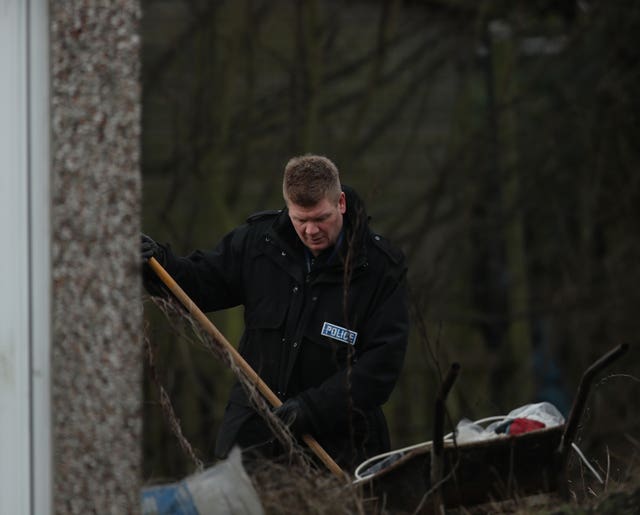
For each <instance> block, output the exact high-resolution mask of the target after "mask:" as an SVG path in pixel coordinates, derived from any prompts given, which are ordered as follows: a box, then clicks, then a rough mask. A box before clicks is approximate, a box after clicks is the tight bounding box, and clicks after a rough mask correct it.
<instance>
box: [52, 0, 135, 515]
mask: <svg viewBox="0 0 640 515" xmlns="http://www.w3.org/2000/svg"><path fill="white" fill-rule="evenodd" d="M49 10H50V26H51V117H52V147H51V152H52V197H53V198H52V240H53V241H52V245H53V250H52V252H53V255H52V267H53V299H52V300H53V308H52V320H53V322H52V323H53V335H52V403H53V413H52V418H53V444H54V455H53V469H54V470H53V476H54V485H53V492H54V507H55V512H56V513H64V514H68V513H69V514H71V513H83V514H87V513H101V514H104V513H114V514H115V513H117V514H122V513H131V512H136V511H138V506H139V501H138V495H139V489H140V481H141V442H140V436H141V425H142V419H141V395H142V388H141V371H142V344H141V328H142V311H141V304H140V291H141V290H140V281H139V272H138V247H139V244H138V242H139V236H138V235H139V225H140V221H139V214H140V196H141V194H140V192H141V185H140V172H139V165H140V155H139V136H140V134H139V133H140V84H139V70H140V63H139V47H140V41H139V35H138V24H139V20H140V5H139V2H138V1H137V0H112V1H105V0H103V1H99V0H65V1H63V2H58V1H50V5H49Z"/></svg>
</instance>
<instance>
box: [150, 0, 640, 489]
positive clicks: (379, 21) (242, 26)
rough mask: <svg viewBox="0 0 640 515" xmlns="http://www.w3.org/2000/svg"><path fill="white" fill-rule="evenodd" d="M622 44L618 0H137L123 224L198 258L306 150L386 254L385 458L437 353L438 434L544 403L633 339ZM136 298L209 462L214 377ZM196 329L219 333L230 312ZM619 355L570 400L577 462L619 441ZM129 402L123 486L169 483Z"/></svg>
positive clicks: (630, 393)
mask: <svg viewBox="0 0 640 515" xmlns="http://www.w3.org/2000/svg"><path fill="white" fill-rule="evenodd" d="M639 33H640V7H639V6H638V5H637V3H636V2H632V1H619V2H604V1H586V2H582V1H579V2H578V1H570V0H564V1H563V0H556V1H552V0H544V1H543V0H540V1H536V2H501V1H493V2H476V1H471V0H469V1H466V0H459V1H446V0H441V1H424V2H411V1H406V2H400V1H391V0H389V1H383V2H366V1H362V2H339V1H322V2H321V1H315V2H314V1H276V2H272V1H267V0H264V1H259V0H245V1H237V2H235V1H234V2H231V1H228V2H222V1H221V2H209V1H196V0H191V1H189V0H144V1H143V20H142V38H143V55H142V59H143V77H142V79H143V91H142V97H143V138H142V149H143V155H142V162H143V178H144V213H143V217H144V218H143V219H144V221H143V227H144V230H145V232H147V233H149V234H152V235H153V236H154V237H155V238H157V239H159V240H161V241H169V242H171V243H172V244H173V247H174V249H175V250H176V251H177V252H180V253H186V252H189V251H190V250H192V249H193V248H196V247H211V246H213V245H214V244H215V243H216V242H217V241H218V239H219V238H220V237H221V236H222V235H223V234H224V233H225V232H226V231H228V230H230V229H231V228H233V227H234V226H236V225H238V224H240V223H242V222H243V221H244V219H245V218H246V217H247V216H248V215H249V214H251V213H252V212H254V211H258V210H261V209H268V208H279V207H281V206H282V204H283V202H282V200H281V194H280V187H281V186H280V184H281V183H280V180H281V173H282V169H283V166H284V164H285V162H286V161H287V159H288V158H289V157H290V156H292V155H297V154H301V153H305V152H313V153H320V154H325V155H327V156H329V157H331V158H332V159H334V160H335V162H336V163H337V164H338V166H339V168H340V169H341V174H342V178H343V181H344V182H345V183H347V184H350V185H352V186H354V187H356V188H357V189H358V191H359V192H360V193H361V194H362V195H363V197H364V199H365V201H366V203H367V207H368V210H369V212H370V214H371V215H372V217H373V220H372V223H373V225H374V227H375V228H376V229H377V230H379V231H380V232H382V233H384V234H386V235H388V236H389V237H390V238H391V239H393V240H394V241H395V242H396V243H398V244H399V245H400V246H401V247H402V248H403V250H404V251H405V253H406V254H407V257H408V260H409V265H410V284H411V290H412V311H413V317H414V326H413V332H412V341H411V346H410V351H409V356H408V359H407V363H406V366H405V370H404V373H403V376H402V378H401V380H400V383H399V384H398V387H397V389H396V391H395V393H394V395H393V396H392V399H391V401H390V402H389V403H388V405H387V406H386V408H385V409H386V411H387V413H388V415H389V420H390V425H391V430H392V439H393V444H394V446H396V447H399V446H402V445H406V444H412V443H416V442H418V441H423V440H427V439H429V438H430V437H431V429H430V427H431V426H430V423H431V406H432V398H433V395H434V392H435V388H436V387H437V384H438V381H439V377H438V374H439V373H440V371H441V370H444V369H446V367H447V366H448V364H449V363H450V362H452V361H458V362H460V363H461V365H462V375H461V377H460V379H459V381H458V383H456V386H455V387H454V390H453V392H452V395H451V398H450V400H449V408H450V411H451V418H452V420H454V421H456V420H457V419H458V418H460V417H461V416H466V417H469V418H480V417H484V416H488V415H495V414H504V413H506V412H508V411H510V410H511V409H512V408H515V407H517V406H519V405H521V404H524V403H527V402H533V401H538V400H549V401H551V402H553V403H554V404H556V406H558V408H560V409H561V410H563V411H565V412H566V410H567V409H568V408H569V406H570V402H571V400H572V398H573V395H574V391H575V388H576V385H577V383H578V381H579V378H580V376H581V374H582V373H583V371H584V370H585V368H586V367H587V366H588V365H589V364H590V363H591V362H593V361H594V360H595V359H596V358H597V357H598V356H600V355H601V354H603V353H604V352H605V351H606V350H608V349H609V348H611V347H613V346H614V345H616V344H618V343H620V342H622V341H628V342H631V343H633V342H634V341H637V334H638V332H639V331H638V330H639V328H640V322H639V317H638V314H637V313H638V309H639V307H640V293H639V291H640V267H639V266H638V265H639V264H640V241H638V234H639V225H640V207H639V206H640V175H639V174H638V165H639V161H640V150H639V149H640V146H639V143H640V142H639V141H638V140H639V138H638V134H639V129H640V127H639V118H638V117H639V114H640V101H639V100H638V95H637V90H638V87H637V84H638V79H639V70H640V67H639V66H638V64H639V63H638V57H639V56H638V54H639V52H640V51H639V50H638V48H640V47H639V46H638V41H637V40H638V36H637V34H639ZM147 307H148V309H147V310H146V311H147V317H148V319H149V326H148V333H149V337H150V340H151V341H152V342H153V343H154V345H156V348H155V357H156V364H157V366H158V369H159V371H160V380H161V382H162V383H163V384H164V386H165V387H166V388H167V389H168V391H169V393H170V395H171V398H172V400H173V406H174V409H175V410H176V412H177V414H178V416H179V417H180V419H181V421H182V424H183V429H184V432H185V435H186V436H187V438H188V439H189V441H190V442H191V443H192V444H193V445H194V447H195V448H196V449H197V450H198V452H199V455H200V456H201V458H202V459H204V461H205V462H208V463H210V462H211V461H212V460H213V454H212V449H213V442H214V439H215V433H216V431H217V428H218V422H219V420H220V417H221V414H222V410H223V409H224V404H225V399H226V394H227V388H228V385H229V381H230V374H229V373H228V372H227V371H226V370H224V368H223V367H222V366H221V365H220V364H219V363H217V361H216V359H215V358H213V357H210V356H209V355H208V354H207V352H206V351H204V350H203V349H202V348H199V347H197V346H193V345H188V344H186V343H185V342H181V341H179V339H178V338H177V336H176V335H175V333H174V332H172V331H171V330H170V328H169V326H168V325H167V324H166V323H165V321H164V317H163V316H162V315H161V314H160V313H159V312H158V311H157V310H156V309H155V308H154V307H152V306H150V305H148V306H147ZM213 317H214V319H215V321H216V323H217V324H218V326H219V327H220V329H221V330H222V332H223V333H225V334H226V336H227V337H228V338H229V339H230V340H231V341H237V340H238V338H239V336H240V333H241V331H242V314H241V311H240V310H239V309H236V310H231V311H229V312H226V313H220V314H215V315H213ZM639 361H640V359H639V358H638V350H637V349H636V348H634V347H633V346H632V349H631V351H630V353H629V356H628V358H626V359H625V360H624V361H623V362H622V363H618V364H616V365H615V366H614V367H613V368H612V369H611V370H610V371H609V374H608V376H607V377H608V379H607V380H606V381H603V382H602V383H600V384H598V386H597V387H596V388H595V391H594V392H593V395H592V396H591V399H590V403H589V410H590V411H589V417H588V419H587V420H586V422H585V428H584V431H583V433H582V435H583V439H584V440H583V445H584V446H585V447H587V449H588V450H592V452H593V453H594V455H597V454H598V453H599V452H601V450H602V449H604V448H605V447H607V448H608V449H610V452H613V453H614V458H616V459H619V460H620V463H626V461H625V459H626V458H628V456H629V455H630V453H629V452H628V450H629V449H632V450H633V452H634V453H636V454H637V452H638V450H639V449H640V445H639V444H638V440H639V438H640V437H639V436H638V435H639V431H638V428H639V424H640V416H639V415H638V409H637V401H634V399H635V397H637V395H638V391H639V387H640V382H639V379H638V376H639V375H640V373H639V372H638V364H639ZM145 392H146V408H145V410H146V411H145V471H146V475H147V477H150V478H151V477H154V478H157V477H181V476H183V475H184V474H186V473H188V472H189V471H190V470H191V467H192V464H191V463H190V461H189V458H188V457H187V456H185V455H184V454H183V453H182V451H181V450H180V449H179V447H178V445H177V443H176V440H175V438H174V437H173V435H172V434H171V432H170V430H169V427H168V425H167V424H165V423H164V422H163V420H162V415H161V412H160V408H159V405H158V401H157V392H156V386H155V385H154V384H153V382H152V381H150V380H147V381H146V383H145ZM623 444H624V445H623ZM621 446H622V447H621ZM620 448H622V449H623V452H621V451H620V450H619V449H620ZM616 452H617V453H618V454H617V455H616V454H615V453H616ZM631 454H632V453H631ZM625 455H626V456H625ZM622 468H624V467H621V469H622Z"/></svg>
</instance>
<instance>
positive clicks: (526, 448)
mask: <svg viewBox="0 0 640 515" xmlns="http://www.w3.org/2000/svg"><path fill="white" fill-rule="evenodd" d="M563 431H564V425H561V426H556V427H552V428H547V429H540V430H536V431H532V432H529V433H524V434H520V435H509V436H500V437H497V438H491V439H489V440H483V441H475V442H468V443H463V444H459V445H455V444H454V443H450V442H445V445H444V460H443V464H444V473H443V483H442V485H441V492H442V499H443V504H444V506H445V507H454V506H473V505H477V504H484V503H488V502H494V501H495V502H499V501H502V500H505V499H513V498H517V497H520V496H523V497H524V496H530V495H534V494H539V493H546V492H552V491H555V490H556V489H557V487H558V485H557V483H558V478H559V463H558V454H557V450H558V447H559V445H560V440H561V438H562V434H563ZM430 467H431V452H430V447H424V448H420V449H415V450H412V451H409V452H408V453H407V454H406V455H404V456H403V457H402V458H400V459H398V460H397V461H396V462H395V463H393V464H391V465H389V466H388V467H387V468H384V469H382V470H380V471H379V472H377V473H375V474H374V475H372V476H371V477H370V478H367V480H366V481H365V485H366V486H365V488H369V489H370V490H369V493H370V494H371V495H372V496H373V497H375V498H377V501H378V503H379V505H380V506H385V507H386V508H387V509H389V510H391V511H407V512H413V511H414V510H415V509H416V507H417V506H418V505H419V504H420V502H421V500H422V498H423V496H425V494H428V493H429V492H431V491H432V486H433V485H431V481H430V473H429V471H430ZM427 507H430V505H428V504H427Z"/></svg>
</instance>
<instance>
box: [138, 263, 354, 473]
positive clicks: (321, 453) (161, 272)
mask: <svg viewBox="0 0 640 515" xmlns="http://www.w3.org/2000/svg"><path fill="white" fill-rule="evenodd" d="M148 263H149V266H150V267H151V269H152V270H153V271H154V272H155V273H156V275H157V276H158V277H159V278H160V280H161V281H162V282H163V283H164V284H165V286H166V287H167V288H169V290H170V291H171V293H173V294H174V295H175V296H176V298H177V299H178V300H179V301H180V303H181V304H182V305H183V306H184V307H185V309H186V310H187V311H188V312H189V313H190V314H191V315H192V316H193V317H194V318H195V319H196V320H197V321H198V323H199V324H200V325H201V326H202V328H203V329H204V330H205V331H206V332H207V333H208V334H209V335H210V336H211V337H212V338H213V340H214V342H215V343H216V344H218V345H220V346H221V347H222V348H223V349H224V350H226V351H227V352H228V354H229V356H230V357H231V360H232V361H233V363H234V364H235V365H236V366H237V367H238V368H239V369H241V370H242V372H243V373H244V374H245V375H246V377H247V378H248V379H249V380H250V381H251V382H252V384H254V385H255V386H256V388H257V389H258V391H259V392H260V393H261V394H262V396H263V397H264V398H265V399H266V400H267V401H268V402H269V403H270V404H271V405H272V406H273V407H274V408H277V407H278V406H281V405H282V401H281V400H280V399H279V398H278V396H277V395H276V394H275V393H273V391H272V390H271V388H269V386H268V385H267V383H265V382H264V381H263V380H262V379H261V378H260V376H259V375H258V374H257V372H256V371H255V370H253V368H252V367H251V365H249V363H247V362H246V360H245V359H244V358H243V357H242V356H241V355H240V353H239V352H238V351H237V350H236V348H235V347H234V346H233V345H231V344H230V343H229V341H228V340H227V339H226V338H225V337H224V335H223V334H222V333H221V332H220V331H219V330H218V328H217V327H216V326H215V325H214V324H213V322H211V320H209V319H208V318H207V317H206V315H205V314H204V313H203V312H202V311H201V310H200V308H198V306H196V304H195V302H193V301H192V300H191V299H190V298H189V296H188V295H187V294H186V293H185V292H184V290H183V289H182V288H181V287H180V286H179V285H178V283H177V282H176V281H175V280H174V279H173V277H171V276H170V275H169V273H168V272H167V271H166V270H165V269H164V268H163V267H162V265H161V264H160V263H159V262H158V260H157V259H155V258H154V257H151V258H149V260H148ZM302 439H303V440H304V442H305V443H306V444H307V446H308V447H309V449H311V450H312V451H313V453H314V454H315V455H316V456H317V457H318V458H319V459H320V461H322V463H324V464H325V465H326V467H327V468H328V469H329V470H330V471H331V472H332V473H333V474H334V475H336V476H337V477H339V478H346V477H347V476H346V474H345V472H344V471H343V470H342V469H341V468H340V466H339V465H338V464H337V463H336V462H335V461H334V460H333V458H332V457H331V456H329V454H328V453H327V451H325V450H324V449H323V448H322V446H321V445H320V444H319V443H318V442H317V441H316V439H315V438H313V436H311V435H308V434H306V435H303V436H302Z"/></svg>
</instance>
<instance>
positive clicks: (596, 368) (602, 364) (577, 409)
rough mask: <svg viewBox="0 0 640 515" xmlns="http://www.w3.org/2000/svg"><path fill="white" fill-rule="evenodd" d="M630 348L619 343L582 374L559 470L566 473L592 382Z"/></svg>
mask: <svg viewBox="0 0 640 515" xmlns="http://www.w3.org/2000/svg"><path fill="white" fill-rule="evenodd" d="M628 349H629V344H627V343H623V344H621V345H618V346H617V347H616V348H614V349H612V350H610V351H609V352H607V353H606V354H605V355H604V356H602V357H601V358H600V359H598V360H597V361H596V362H595V363H593V364H592V365H591V366H590V367H589V368H588V369H587V370H586V371H585V373H584V374H583V375H582V379H581V380H580V384H579V385H578V392H577V393H576V397H575V399H574V401H573V406H571V412H570V413H569V417H568V418H567V423H566V425H565V429H564V433H563V434H562V439H561V440H560V445H559V447H558V454H559V471H560V473H561V474H564V473H565V471H566V466H567V462H568V459H569V451H570V449H571V444H572V443H573V440H574V439H575V437H576V433H577V431H578V425H579V423H580V419H581V418H582V414H583V412H584V407H585V404H586V402H587V397H588V396H589V391H590V390H591V384H592V382H593V380H594V378H595V376H596V375H598V374H599V373H600V372H601V371H602V370H604V369H605V368H606V367H608V366H609V365H610V364H611V363H613V362H614V361H615V360H616V359H618V358H619V357H620V356H622V355H623V354H624V353H625V352H627V350H628Z"/></svg>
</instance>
